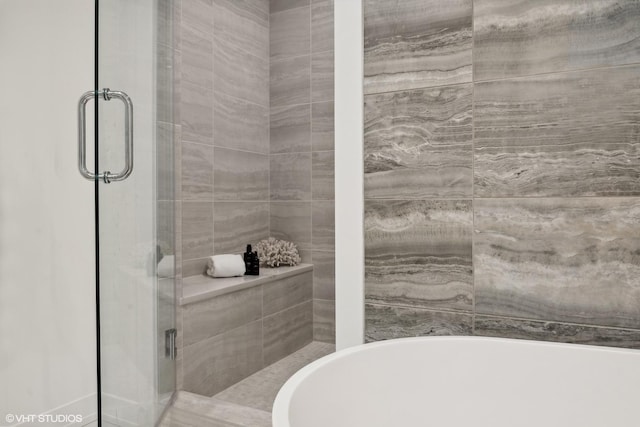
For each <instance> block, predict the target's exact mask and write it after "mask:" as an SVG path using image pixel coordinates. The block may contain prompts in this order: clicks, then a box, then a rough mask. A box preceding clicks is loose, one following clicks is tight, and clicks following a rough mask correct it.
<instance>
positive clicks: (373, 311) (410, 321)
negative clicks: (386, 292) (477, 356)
mask: <svg viewBox="0 0 640 427" xmlns="http://www.w3.org/2000/svg"><path fill="white" fill-rule="evenodd" d="M472 333H473V316H472V315H471V314H463V313H448V312H438V311H430V310H424V309H417V308H408V307H394V306H386V305H376V304H366V305H365V332H364V334H365V341H366V342H372V341H381V340H389V339H394V338H405V337H422V336H429V335H436V336H442V335H471V334H472Z"/></svg>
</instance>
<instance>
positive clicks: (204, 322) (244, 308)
mask: <svg viewBox="0 0 640 427" xmlns="http://www.w3.org/2000/svg"><path fill="white" fill-rule="evenodd" d="M182 309H183V332H182V333H183V343H184V344H183V345H185V346H187V345H191V344H194V343H197V342H199V341H203V340H205V339H208V338H212V337H214V336H216V335H219V334H221V333H224V332H228V331H230V330H232V329H235V328H237V327H240V326H243V325H246V324H247V323H251V322H253V321H256V320H259V319H261V318H262V316H263V313H262V287H260V286H256V287H253V288H249V289H245V290H242V291H238V292H232V293H229V294H225V295H221V296H218V297H215V298H210V299H208V300H206V301H202V302H197V303H194V304H188V305H186V306H183V308H182Z"/></svg>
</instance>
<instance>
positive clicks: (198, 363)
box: [183, 321, 263, 396]
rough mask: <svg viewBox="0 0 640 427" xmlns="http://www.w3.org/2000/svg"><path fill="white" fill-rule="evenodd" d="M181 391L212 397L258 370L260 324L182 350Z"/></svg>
mask: <svg viewBox="0 0 640 427" xmlns="http://www.w3.org/2000/svg"><path fill="white" fill-rule="evenodd" d="M183 366H184V367H183V369H184V384H183V387H184V390H186V391H189V392H192V393H197V394H201V395H203V396H213V395H214V394H216V393H218V392H220V391H222V390H224V389H225V388H227V387H229V386H230V385H232V384H235V383H237V382H238V381H240V380H242V379H244V378H246V377H248V376H249V375H251V374H253V373H254V372H256V371H258V370H260V369H262V366H263V365H262V322H261V321H256V322H253V323H250V324H248V325H245V326H241V327H239V328H236V329H234V330H232V331H229V332H225V333H223V334H220V335H216V336H215V337H213V338H210V339H207V340H204V341H201V342H199V343H196V344H192V345H189V346H186V347H184V356H183Z"/></svg>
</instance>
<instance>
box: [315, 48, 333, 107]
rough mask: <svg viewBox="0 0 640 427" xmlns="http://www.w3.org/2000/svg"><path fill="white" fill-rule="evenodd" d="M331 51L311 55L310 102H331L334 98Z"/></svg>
mask: <svg viewBox="0 0 640 427" xmlns="http://www.w3.org/2000/svg"><path fill="white" fill-rule="evenodd" d="M333 64H334V55H333V50H330V51H327V52H322V53H314V54H313V55H311V101H312V102H322V101H331V100H333V98H334V86H335V85H334V79H335V78H334V65H333Z"/></svg>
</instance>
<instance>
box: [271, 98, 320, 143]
mask: <svg viewBox="0 0 640 427" xmlns="http://www.w3.org/2000/svg"><path fill="white" fill-rule="evenodd" d="M270 136H271V145H270V147H271V153H275V154H278V153H292V152H306V151H311V105H309V104H306V105H293V106H285V107H277V108H272V109H271V135H270Z"/></svg>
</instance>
